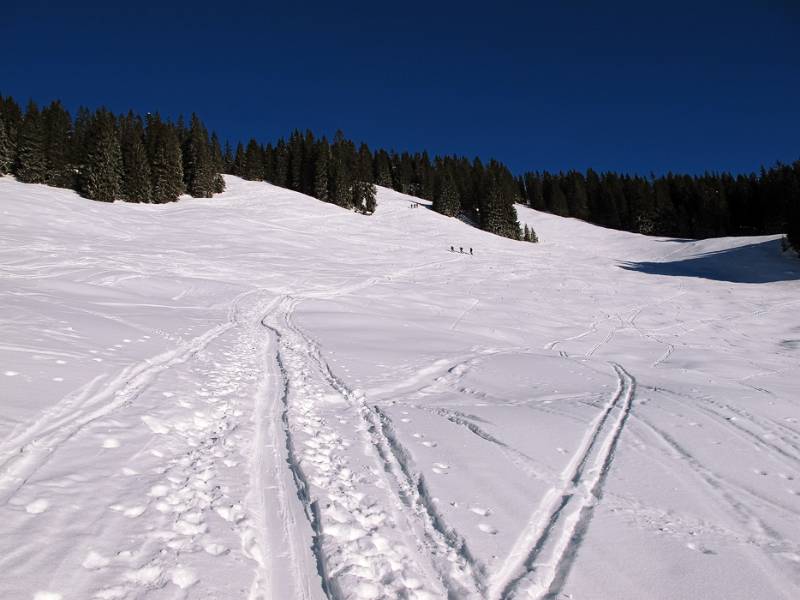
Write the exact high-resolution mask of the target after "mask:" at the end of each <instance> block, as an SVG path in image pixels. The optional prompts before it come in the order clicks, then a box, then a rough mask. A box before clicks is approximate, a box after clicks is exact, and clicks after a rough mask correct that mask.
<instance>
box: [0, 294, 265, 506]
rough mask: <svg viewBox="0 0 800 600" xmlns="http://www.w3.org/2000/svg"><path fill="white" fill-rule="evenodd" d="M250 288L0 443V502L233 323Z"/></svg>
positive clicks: (96, 381)
mask: <svg viewBox="0 0 800 600" xmlns="http://www.w3.org/2000/svg"><path fill="white" fill-rule="evenodd" d="M250 293H252V292H245V293H243V294H240V295H239V296H237V297H236V298H235V299H234V301H233V303H232V304H231V306H230V308H229V311H228V320H227V321H226V322H225V323H222V324H219V325H216V326H215V327H212V328H211V329H209V330H208V331H206V332H205V333H203V334H202V335H200V336H197V337H195V338H193V339H192V340H190V341H188V342H185V343H183V344H181V345H179V346H178V347H176V348H174V349H172V350H169V351H167V352H164V353H162V354H159V355H158V356H155V357H153V358H149V359H145V360H144V361H142V362H139V363H136V364H134V365H131V366H129V367H126V368H125V369H123V370H122V371H121V372H120V373H119V374H117V375H116V376H115V377H114V378H113V379H111V380H110V381H108V382H107V383H105V384H102V383H101V380H102V379H103V376H99V377H97V378H95V379H94V380H92V381H90V382H89V383H87V384H86V385H84V386H83V387H82V388H81V389H79V390H78V391H77V392H76V393H74V394H71V395H69V396H67V397H65V398H64V399H63V400H62V401H61V402H59V403H58V404H56V405H55V406H54V407H53V408H52V409H50V410H47V411H45V412H44V413H43V414H42V415H41V416H40V417H39V418H38V419H37V420H36V421H34V422H33V423H31V424H30V425H29V426H27V427H26V428H25V430H24V431H21V432H20V433H18V434H16V435H14V436H13V437H11V438H10V439H8V440H6V441H5V442H3V444H2V445H0V505H2V504H6V503H7V502H8V501H9V500H10V499H11V498H12V497H13V496H14V494H15V493H16V492H17V490H19V488H20V487H22V486H23V485H25V482H26V481H28V479H30V477H31V476H32V475H33V474H34V473H36V471H37V470H38V469H39V468H41V467H42V466H43V465H44V464H45V463H46V462H47V461H48V460H49V459H50V458H51V457H52V456H53V455H54V453H55V452H56V451H57V449H58V448H59V447H60V446H61V445H62V444H64V443H65V442H67V441H68V440H69V439H70V438H72V437H73V436H74V435H75V434H77V433H78V432H79V431H81V430H82V429H83V428H84V427H86V426H87V425H88V424H90V423H92V422H93V421H95V420H97V419H99V418H101V417H104V416H107V415H109V414H110V413H112V412H113V411H115V410H117V409H118V408H120V407H122V406H124V405H126V404H128V403H131V402H133V401H134V400H135V399H136V397H137V396H138V395H139V394H141V393H142V392H143V391H144V390H145V389H146V388H147V387H148V386H149V385H150V384H151V383H152V382H153V381H154V380H155V379H156V378H157V377H158V375H159V374H160V373H162V372H163V371H165V370H167V369H169V368H171V367H174V366H176V365H179V364H182V363H184V362H186V361H187V360H189V359H190V358H191V357H192V356H194V355H195V354H197V353H198V352H200V351H201V350H203V348H205V347H206V346H207V345H208V344H209V343H210V342H211V341H212V340H214V339H216V338H218V337H219V336H220V335H222V334H223V333H225V332H226V331H228V330H229V329H231V328H232V327H234V326H235V324H236V320H237V318H238V305H239V303H240V302H241V301H242V299H243V298H244V297H246V296H247V295H248V294H250Z"/></svg>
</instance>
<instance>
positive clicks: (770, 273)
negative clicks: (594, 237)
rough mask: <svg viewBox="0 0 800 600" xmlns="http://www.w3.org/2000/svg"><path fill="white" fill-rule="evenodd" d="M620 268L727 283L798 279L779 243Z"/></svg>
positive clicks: (798, 265)
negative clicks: (782, 253)
mask: <svg viewBox="0 0 800 600" xmlns="http://www.w3.org/2000/svg"><path fill="white" fill-rule="evenodd" d="M620 267H621V268H623V269H627V270H629V271H638V272H640V273H649V274H651V275H667V276H672V277H699V278H702V279H710V280H713V281H728V282H731V283H773V282H776V281H794V280H797V279H800V262H798V261H797V260H795V259H791V258H787V257H784V256H782V255H781V242H780V240H767V241H765V242H758V243H755V244H749V245H747V246H739V247H738V248H729V249H727V250H719V251H717V252H707V253H705V254H700V255H698V256H693V257H691V258H685V259H681V260H675V261H670V262H626V263H622V264H621V265H620Z"/></svg>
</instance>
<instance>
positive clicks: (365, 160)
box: [353, 144, 376, 215]
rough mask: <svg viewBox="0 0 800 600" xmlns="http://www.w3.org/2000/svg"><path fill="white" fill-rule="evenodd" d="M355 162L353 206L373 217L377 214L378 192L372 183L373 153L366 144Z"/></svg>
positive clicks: (360, 149) (362, 145) (362, 146)
mask: <svg viewBox="0 0 800 600" xmlns="http://www.w3.org/2000/svg"><path fill="white" fill-rule="evenodd" d="M355 160H356V164H355V179H354V181H353V206H354V208H355V209H356V210H358V211H360V212H363V213H365V214H370V215H371V214H372V213H374V212H375V205H376V202H375V197H376V191H375V185H374V184H373V183H372V153H371V152H370V151H369V148H368V147H367V145H366V144H361V147H360V148H359V150H358V157H357V158H356V159H355Z"/></svg>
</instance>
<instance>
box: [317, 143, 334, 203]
mask: <svg viewBox="0 0 800 600" xmlns="http://www.w3.org/2000/svg"><path fill="white" fill-rule="evenodd" d="M330 158H331V150H330V146H329V145H328V140H326V139H325V138H322V140H320V142H319V146H318V149H317V160H316V161H315V163H314V197H315V198H318V199H319V200H322V201H323V202H330V195H329V193H328V169H329V167H330Z"/></svg>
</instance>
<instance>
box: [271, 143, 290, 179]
mask: <svg viewBox="0 0 800 600" xmlns="http://www.w3.org/2000/svg"><path fill="white" fill-rule="evenodd" d="M272 183H274V184H275V185H277V186H280V187H287V186H288V185H289V149H288V148H287V147H286V143H285V142H284V141H283V139H280V140H278V144H277V146H276V147H275V176H274V181H273V182H272Z"/></svg>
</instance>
